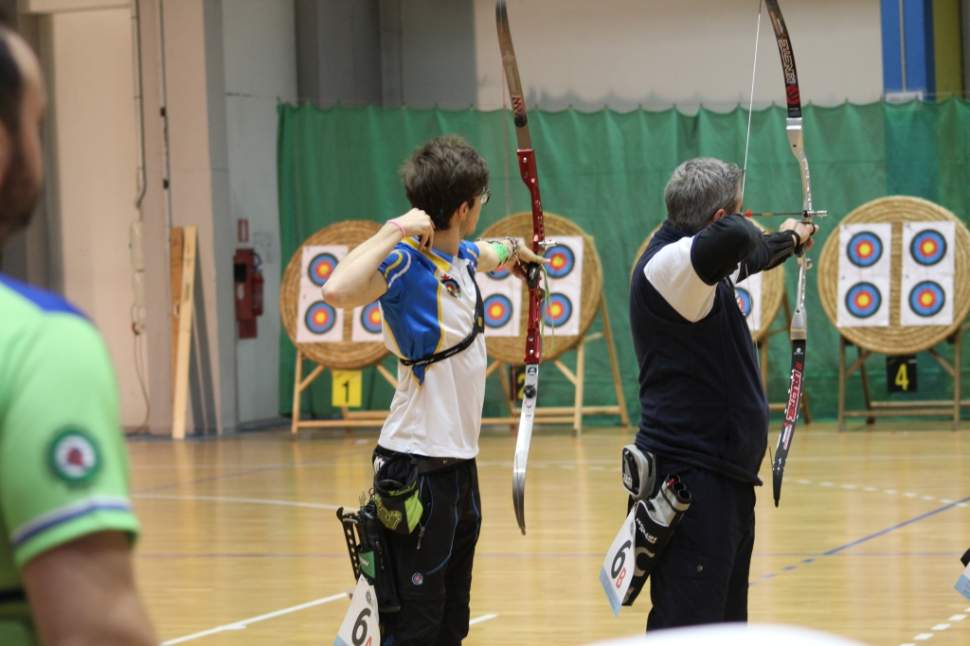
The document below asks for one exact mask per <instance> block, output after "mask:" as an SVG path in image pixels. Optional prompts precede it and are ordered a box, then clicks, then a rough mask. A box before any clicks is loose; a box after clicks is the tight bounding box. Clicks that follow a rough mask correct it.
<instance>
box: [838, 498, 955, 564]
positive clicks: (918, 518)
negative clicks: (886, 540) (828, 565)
mask: <svg viewBox="0 0 970 646" xmlns="http://www.w3.org/2000/svg"><path fill="white" fill-rule="evenodd" d="M967 501H970V496H967V497H966V498H962V499H961V500H954V501H953V502H951V503H947V504H945V505H943V506H942V507H939V508H938V509H933V510H931V511H928V512H926V513H925V514H920V515H919V516H914V517H913V518H910V519H909V520H904V521H903V522H901V523H899V524H897V525H893V526H892V527H887V528H886V529H883V530H880V531H878V532H875V533H874V534H869V535H868V536H863V537H862V538H860V539H859V540H855V541H852V542H851V543H846V544H845V545H840V546H838V547H834V548H832V549H830V550H829V551H827V552H822V556H832V555H833V554H838V553H839V552H841V551H843V550H847V549H850V548H853V547H855V546H856V545H862V544H863V543H866V542H868V541H871V540H872V539H874V538H879V537H880V536H885V535H886V534H888V533H890V532H894V531H896V530H897V529H902V528H903V527H906V526H907V525H912V524H913V523H918V522H919V521H921V520H926V519H927V518H929V517H931V516H935V515H937V514H939V513H942V512H944V511H946V510H948V509H952V508H953V507H956V506H957V505H959V504H961V503H964V502H967Z"/></svg>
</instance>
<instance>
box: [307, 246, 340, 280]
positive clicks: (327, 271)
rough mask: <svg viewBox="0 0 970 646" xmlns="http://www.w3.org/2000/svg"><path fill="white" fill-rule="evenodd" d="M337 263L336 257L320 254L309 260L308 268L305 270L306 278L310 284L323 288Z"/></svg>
mask: <svg viewBox="0 0 970 646" xmlns="http://www.w3.org/2000/svg"><path fill="white" fill-rule="evenodd" d="M337 262H338V261H337V257H336V256H334V255H333V254H332V253H328V252H322V253H319V254H317V255H316V256H314V257H313V258H312V259H311V260H310V266H309V268H308V270H307V277H308V278H309V279H310V282H312V283H313V284H314V285H316V286H317V287H323V286H324V285H325V284H326V282H327V279H328V278H330V275H331V274H332V273H333V270H334V269H335V268H336V267H337Z"/></svg>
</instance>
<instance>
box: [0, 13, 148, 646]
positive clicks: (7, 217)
mask: <svg viewBox="0 0 970 646" xmlns="http://www.w3.org/2000/svg"><path fill="white" fill-rule="evenodd" d="M45 104H46V97H45V92H44V85H43V81H42V79H41V72H40V65H39V64H38V62H37V59H36V57H35V56H34V54H33V52H31V51H30V48H29V47H28V46H27V44H26V43H25V42H24V41H23V40H22V39H21V38H20V37H19V36H18V35H16V34H15V33H13V32H12V31H10V30H9V29H7V28H4V27H0V244H3V242H4V241H5V240H6V239H7V238H8V237H9V235H10V234H11V233H12V232H14V231H16V230H18V229H19V228H21V227H22V226H24V225H26V223H27V221H28V219H29V216H30V213H31V211H32V209H33V206H34V204H35V203H36V200H37V196H38V195H39V192H40V185H41V179H42V176H43V167H42V161H41V159H42V158H41V146H40V138H39V126H40V122H41V119H42V117H43V113H44V109H45ZM137 532H138V522H137V521H136V520H135V517H134V515H133V514H132V511H131V505H130V503H129V500H128V462H127V453H126V449H125V444H124V440H123V438H122V437H121V433H120V432H119V424H118V401H117V387H116V384H115V378H114V374H113V372H112V369H111V364H110V361H109V358H108V354H107V352H106V350H105V347H104V344H103V343H102V341H101V338H100V336H99V335H98V333H97V331H96V330H95V329H94V327H93V326H92V324H91V322H90V321H89V320H88V319H87V318H85V317H84V315H83V314H81V313H80V312H79V311H78V310H77V309H75V308H74V307H73V306H71V305H70V304H69V303H67V302H66V301H64V300H63V299H61V298H60V297H57V296H55V295H53V294H50V293H47V292H43V291H41V290H38V289H34V288H32V287H29V286H27V285H24V284H22V283H19V282H17V281H14V280H12V279H10V278H8V277H5V276H3V275H2V274H0V644H2V645H3V646H21V645H27V644H34V643H37V642H41V643H44V644H64V643H71V644H92V645H93V644H99V645H100V644H125V645H141V644H154V643H157V642H156V640H155V639H154V635H153V631H152V628H151V624H150V622H149V620H148V617H147V615H146V613H145V610H144V608H143V607H142V604H141V602H140V600H139V599H138V595H137V593H136V589H135V583H134V576H133V573H132V567H131V545H132V542H133V539H134V537H135V536H136V534H137Z"/></svg>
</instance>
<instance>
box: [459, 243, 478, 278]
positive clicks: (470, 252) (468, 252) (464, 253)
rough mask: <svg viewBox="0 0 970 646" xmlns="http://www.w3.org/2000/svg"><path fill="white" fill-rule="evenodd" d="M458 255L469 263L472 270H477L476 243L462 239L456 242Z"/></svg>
mask: <svg viewBox="0 0 970 646" xmlns="http://www.w3.org/2000/svg"><path fill="white" fill-rule="evenodd" d="M458 257H459V258H464V259H465V260H468V261H469V264H471V267H472V271H476V272H477V271H478V245H477V244H475V243H474V242H468V241H467V240H462V241H461V242H459V243H458Z"/></svg>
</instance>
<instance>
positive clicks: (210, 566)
mask: <svg viewBox="0 0 970 646" xmlns="http://www.w3.org/2000/svg"><path fill="white" fill-rule="evenodd" d="M916 426H917V424H908V425H907V426H905V427H902V426H896V427H891V426H889V424H887V423H881V424H880V427H879V428H880V429H886V428H895V429H896V430H892V431H889V430H877V431H874V432H858V431H857V432H848V433H842V434H838V433H834V432H832V431H831V430H830V428H828V427H826V426H825V425H815V426H814V427H804V428H799V429H798V434H797V436H796V438H795V443H794V446H793V448H792V455H791V457H790V459H789V462H788V472H787V473H786V477H785V488H784V491H783V496H782V505H781V507H780V508H779V509H775V508H774V507H773V506H772V504H771V488H770V470H768V469H767V464H768V462H767V459H766V460H765V465H764V467H765V468H763V473H767V479H766V480H767V482H768V483H769V486H767V487H764V488H761V489H759V500H758V518H757V522H758V533H757V540H756V543H755V551H754V558H753V560H752V570H751V594H750V613H751V621H754V622H776V623H787V624H798V625H802V626H807V627H811V628H816V629H820V630H824V631H828V632H831V633H835V634H838V635H842V636H846V637H850V638H854V639H857V640H859V641H862V642H865V643H867V644H886V645H890V646H898V645H900V644H919V643H929V644H934V645H939V646H946V645H957V644H968V643H970V602H968V601H967V600H965V599H963V598H962V597H961V596H960V595H959V594H958V593H957V592H956V591H955V590H954V589H953V584H954V582H955V581H956V579H957V577H958V575H959V574H960V571H961V570H962V566H961V565H960V563H959V560H958V559H959V557H960V555H961V554H963V552H964V550H965V549H967V547H970V508H968V501H970V434H968V433H967V432H966V430H970V429H967V428H966V426H967V425H966V424H964V427H965V430H964V431H962V432H956V433H954V432H950V431H935V430H926V429H927V428H929V429H932V428H933V426H932V425H929V426H927V425H926V424H925V423H921V424H919V425H918V426H920V430H912V431H905V430H902V429H903V428H910V429H912V428H915V427H916ZM630 437H631V434H630V433H629V432H626V431H620V430H617V429H595V430H592V431H588V432H586V433H585V434H584V435H583V436H582V438H581V439H576V438H574V437H573V436H572V435H570V434H568V433H563V432H555V431H550V432H537V434H536V436H535V438H534V440H533V446H532V459H531V461H530V469H529V480H528V487H527V489H526V493H527V495H526V503H527V515H526V518H527V522H528V527H529V533H528V535H527V536H521V535H520V534H519V532H518V530H517V528H516V525H515V519H514V514H513V511H512V502H511V456H512V452H513V446H514V441H513V439H512V438H511V437H510V436H509V435H508V434H507V433H505V432H499V431H491V432H486V433H485V434H483V436H482V443H481V444H482V452H481V456H480V457H479V474H480V478H481V485H482V499H483V512H484V517H485V522H484V526H483V529H482V534H481V540H480V542H479V546H478V553H477V555H476V562H475V571H474V586H473V590H472V621H473V623H474V625H473V626H472V627H471V631H470V634H469V637H468V640H467V641H466V643H467V644H472V645H475V644H479V645H483V644H489V645H493V644H583V643H588V642H590V641H594V640H597V639H602V638H607V637H614V636H622V635H633V634H637V633H640V632H641V631H642V629H643V625H644V622H645V618H646V615H647V611H648V605H649V597H648V596H643V597H641V599H640V600H639V601H638V602H637V605H636V606H634V607H633V608H624V609H623V611H622V613H621V615H620V617H619V618H616V617H613V615H612V614H611V612H610V610H609V606H608V604H607V602H606V598H605V596H604V595H603V591H602V589H601V588H600V584H599V581H598V576H597V575H598V571H599V567H600V563H601V561H602V559H603V556H604V553H605V551H606V549H607V547H608V546H609V543H610V541H611V540H612V538H613V535H614V533H615V532H616V530H617V528H618V526H619V524H620V522H621V520H622V518H623V516H624V514H623V510H624V504H625V503H624V500H625V499H624V494H623V493H622V491H621V485H620V478H619V475H618V464H619V453H620V448H621V446H622V445H623V444H625V443H626V442H628V441H629V440H630ZM375 438H376V435H375V434H374V433H373V432H357V433H350V434H344V433H342V432H339V433H324V432H319V433H316V432H308V433H306V434H304V435H301V436H300V438H299V439H298V440H296V441H293V440H291V439H290V437H289V435H288V434H287V433H260V434H247V435H241V436H233V437H230V438H226V439H220V440H210V441H194V442H193V441H190V442H185V443H171V442H154V441H145V442H139V441H135V442H132V443H130V444H129V449H130V452H131V462H132V490H133V492H134V498H135V503H136V509H137V512H138V515H139V517H140V519H141V522H142V525H143V534H142V538H141V540H140V542H139V545H138V550H137V569H138V576H139V584H140V587H141V590H142V593H143V595H144V597H145V600H146V602H147V605H148V607H149V611H150V613H151V615H152V617H153V619H154V622H155V626H156V629H157V631H158V633H159V636H160V637H161V638H162V640H165V643H166V644H178V643H198V644H200V645H202V644H205V645H206V646H208V645H213V646H214V645H217V644H278V645H282V644H314V645H315V646H318V645H319V644H329V643H332V640H333V637H334V635H335V634H336V631H337V628H338V626H339V623H340V621H341V619H342V617H343V614H344V612H345V610H346V608H347V605H348V600H347V598H346V593H347V591H349V590H350V588H351V587H352V584H353V581H352V575H351V569H350V564H349V561H348V559H347V554H346V548H345V546H344V543H343V536H342V534H341V531H340V528H339V525H338V523H337V520H336V518H335V516H334V510H335V509H336V508H337V506H339V505H347V506H352V505H354V504H355V503H356V501H357V499H358V495H359V493H360V492H361V491H362V490H363V489H364V488H365V487H366V485H367V483H368V478H369V456H370V451H371V448H372V444H373V442H374V441H375ZM775 439H776V438H775V434H772V437H771V438H770V440H771V444H772V446H773V445H774V441H775ZM763 478H764V476H763Z"/></svg>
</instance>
